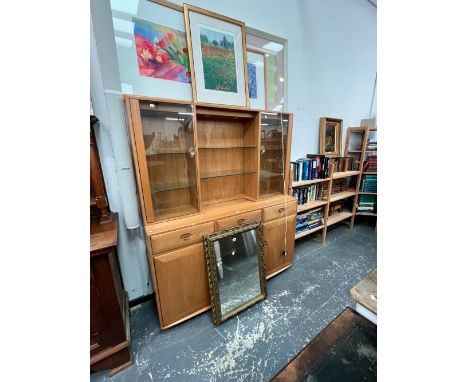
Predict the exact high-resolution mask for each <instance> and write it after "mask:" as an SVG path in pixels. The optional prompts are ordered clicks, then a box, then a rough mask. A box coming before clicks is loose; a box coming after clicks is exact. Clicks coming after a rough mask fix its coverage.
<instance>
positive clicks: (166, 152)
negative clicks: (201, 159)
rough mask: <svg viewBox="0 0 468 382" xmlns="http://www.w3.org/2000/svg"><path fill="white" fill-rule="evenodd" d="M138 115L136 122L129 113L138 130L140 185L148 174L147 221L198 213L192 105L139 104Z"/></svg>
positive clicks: (143, 102) (139, 102)
mask: <svg viewBox="0 0 468 382" xmlns="http://www.w3.org/2000/svg"><path fill="white" fill-rule="evenodd" d="M133 102H136V101H133ZM137 114H138V116H137V118H136V121H135V116H134V113H133V112H132V117H133V119H134V120H133V123H134V125H136V126H135V127H136V131H138V130H140V129H139V128H141V136H140V140H139V143H138V139H137V137H136V141H137V149H138V151H140V152H139V153H138V158H139V159H140V158H141V160H139V162H140V163H139V166H140V176H141V177H142V184H143V187H145V178H146V175H147V182H146V184H147V186H149V190H147V191H146V195H147V198H148V199H150V200H148V202H147V200H145V209H146V212H147V220H148V222H151V221H158V220H162V219H167V218H171V217H177V216H181V215H185V214H190V213H194V212H197V211H198V210H199V201H198V187H197V174H196V169H197V166H196V149H195V141H194V131H193V106H192V105H185V104H176V103H173V104H171V103H158V102H153V101H138V113H137ZM138 127H139V128H138ZM141 138H142V139H141ZM142 151H144V153H143V152H142ZM143 157H144V159H143ZM142 167H146V170H147V174H146V173H144V169H143V168H142ZM143 195H144V196H145V191H144V190H143ZM144 199H146V198H145V197H144ZM148 209H149V211H148ZM151 210H152V214H151ZM151 215H152V216H151Z"/></svg>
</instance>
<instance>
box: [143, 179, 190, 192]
mask: <svg viewBox="0 0 468 382" xmlns="http://www.w3.org/2000/svg"><path fill="white" fill-rule="evenodd" d="M190 187H195V186H194V185H193V186H192V185H190V183H189V182H188V181H186V182H171V183H153V184H152V185H151V193H153V194H154V193H156V192H164V191H172V190H181V189H184V188H190Z"/></svg>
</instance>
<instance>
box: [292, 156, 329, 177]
mask: <svg viewBox="0 0 468 382" xmlns="http://www.w3.org/2000/svg"><path fill="white" fill-rule="evenodd" d="M329 161H330V159H329V158H326V157H325V156H324V155H317V154H307V158H300V159H298V160H297V161H295V162H291V171H292V173H293V180H294V181H295V182H297V181H300V180H313V179H325V178H327V177H328V171H329Z"/></svg>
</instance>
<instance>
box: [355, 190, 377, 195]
mask: <svg viewBox="0 0 468 382" xmlns="http://www.w3.org/2000/svg"><path fill="white" fill-rule="evenodd" d="M359 195H377V192H364V191H359Z"/></svg>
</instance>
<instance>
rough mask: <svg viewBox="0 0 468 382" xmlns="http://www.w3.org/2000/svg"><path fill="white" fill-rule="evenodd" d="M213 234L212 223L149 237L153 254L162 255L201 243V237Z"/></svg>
mask: <svg viewBox="0 0 468 382" xmlns="http://www.w3.org/2000/svg"><path fill="white" fill-rule="evenodd" d="M211 232H214V222H208V223H203V224H197V225H194V226H191V227H185V228H181V229H177V230H175V231H171V232H165V233H161V234H158V235H153V236H151V248H152V251H153V254H155V255H156V254H159V253H164V252H167V251H170V250H173V249H176V248H180V247H186V246H188V245H191V244H195V243H202V242H203V236H204V235H206V234H209V233H211Z"/></svg>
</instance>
